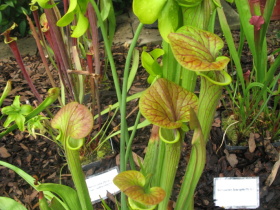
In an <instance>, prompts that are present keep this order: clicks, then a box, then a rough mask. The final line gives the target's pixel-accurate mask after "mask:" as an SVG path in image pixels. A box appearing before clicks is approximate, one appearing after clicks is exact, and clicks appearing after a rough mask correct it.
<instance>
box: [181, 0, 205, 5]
mask: <svg viewBox="0 0 280 210" xmlns="http://www.w3.org/2000/svg"><path fill="white" fill-rule="evenodd" d="M176 1H177V2H178V4H179V5H180V6H182V7H196V6H197V5H199V4H201V2H202V0H176Z"/></svg>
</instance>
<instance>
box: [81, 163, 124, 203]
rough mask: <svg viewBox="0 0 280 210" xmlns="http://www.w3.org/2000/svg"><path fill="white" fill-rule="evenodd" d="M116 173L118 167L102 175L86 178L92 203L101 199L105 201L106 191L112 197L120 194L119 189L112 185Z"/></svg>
mask: <svg viewBox="0 0 280 210" xmlns="http://www.w3.org/2000/svg"><path fill="white" fill-rule="evenodd" d="M118 173H119V172H118V167H113V168H110V169H109V170H106V171H104V172H102V173H99V174H94V175H92V176H89V177H87V178H86V183H87V187H88V191H89V195H90V199H91V202H92V203H97V202H98V201H100V200H101V199H106V198H107V191H108V192H109V193H111V194H113V195H114V194H116V193H119V192H120V189H119V188H118V187H117V186H116V185H115V184H114V183H113V179H114V177H115V176H116V175H118Z"/></svg>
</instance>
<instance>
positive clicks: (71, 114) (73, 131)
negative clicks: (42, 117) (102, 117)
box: [51, 102, 93, 139]
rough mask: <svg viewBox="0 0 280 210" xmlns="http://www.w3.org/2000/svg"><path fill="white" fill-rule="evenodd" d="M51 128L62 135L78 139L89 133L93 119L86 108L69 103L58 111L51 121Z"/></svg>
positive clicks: (75, 103)
mask: <svg viewBox="0 0 280 210" xmlns="http://www.w3.org/2000/svg"><path fill="white" fill-rule="evenodd" d="M51 126H52V127H53V128H56V129H58V130H60V131H61V132H62V134H63V135H66V136H70V137H72V138H74V139H80V138H84V137H86V136H87V135H88V134H89V133H90V132H91V129H92V127H93V117H92V114H91V112H90V111H89V110H88V109H87V107H85V106H84V105H81V104H79V103H77V102H71V103H69V104H67V105H66V106H64V107H62V109H60V110H59V112H58V113H57V114H56V115H55V116H54V118H53V120H52V121H51Z"/></svg>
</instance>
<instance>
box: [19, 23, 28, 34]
mask: <svg viewBox="0 0 280 210" xmlns="http://www.w3.org/2000/svg"><path fill="white" fill-rule="evenodd" d="M18 27H19V32H20V35H21V36H24V35H25V32H26V27H27V24H26V21H25V20H22V21H20V23H19V25H18Z"/></svg>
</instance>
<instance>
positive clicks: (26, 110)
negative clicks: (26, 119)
mask: <svg viewBox="0 0 280 210" xmlns="http://www.w3.org/2000/svg"><path fill="white" fill-rule="evenodd" d="M32 111H33V108H32V106H30V105H29V104H24V105H21V106H20V114H22V115H28V114H29V113H30V112H32Z"/></svg>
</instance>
